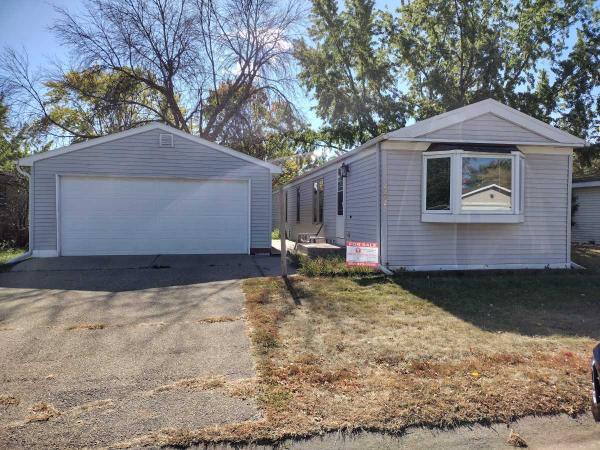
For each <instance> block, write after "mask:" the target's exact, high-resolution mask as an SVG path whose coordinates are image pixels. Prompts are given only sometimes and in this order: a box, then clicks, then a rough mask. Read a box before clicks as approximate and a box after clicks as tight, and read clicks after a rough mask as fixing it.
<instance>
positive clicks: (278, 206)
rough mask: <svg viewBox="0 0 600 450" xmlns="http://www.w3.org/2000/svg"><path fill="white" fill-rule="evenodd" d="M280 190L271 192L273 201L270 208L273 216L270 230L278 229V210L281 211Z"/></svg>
mask: <svg viewBox="0 0 600 450" xmlns="http://www.w3.org/2000/svg"><path fill="white" fill-rule="evenodd" d="M280 196H281V191H279V192H273V201H272V205H273V206H272V208H271V212H272V215H273V217H272V218H271V228H272V230H276V229H279V219H280V214H279V212H280V211H281V203H280V202H281V197H280Z"/></svg>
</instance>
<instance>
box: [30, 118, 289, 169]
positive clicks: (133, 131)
mask: <svg viewBox="0 0 600 450" xmlns="http://www.w3.org/2000/svg"><path fill="white" fill-rule="evenodd" d="M150 130H161V131H164V132H166V133H171V134H173V135H175V136H179V137H181V138H183V139H187V140H189V141H192V142H195V143H196V144H200V145H204V146H206V147H209V148H212V149H214V150H218V151H220V152H223V153H226V154H228V155H230V156H233V157H235V158H239V159H243V160H244V161H248V162H251V163H254V164H256V165H259V166H262V167H266V168H267V169H269V170H270V171H271V173H281V168H280V167H279V166H276V165H275V164H271V163H270V162H267V161H262V160H260V159H258V158H254V157H253V156H250V155H246V154H245V153H241V152H238V151H236V150H233V149H231V148H229V147H225V146H223V145H219V144H217V143H215V142H211V141H208V140H206V139H203V138H201V137H198V136H194V135H191V134H189V133H186V132H185V131H181V130H178V129H177V128H173V127H170V126H168V125H165V124H163V123H159V122H154V123H150V124H148V125H144V126H141V127H137V128H132V129H131V130H126V131H121V132H119V133H113V134H109V135H106V136H102V137H98V138H94V139H90V140H88V141H85V142H80V143H78V144H72V145H67V146H65V147H61V148H57V149H55V150H49V151H47V152H44V153H38V154H35V155H31V156H26V157H25V158H21V159H20V160H19V161H18V164H19V165H20V166H32V165H33V163H34V162H36V161H40V160H42V159H47V158H53V157H55V156H59V155H64V154H65V153H71V152H75V151H77V150H82V149H84V148H88V147H92V146H94V145H99V144H105V143H107V142H111V141H114V140H117V139H123V138H126V137H130V136H135V135H136V134H140V133H145V132H147V131H150Z"/></svg>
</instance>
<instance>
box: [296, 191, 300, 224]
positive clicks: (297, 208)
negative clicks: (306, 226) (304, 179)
mask: <svg viewBox="0 0 600 450" xmlns="http://www.w3.org/2000/svg"><path fill="white" fill-rule="evenodd" d="M296 222H300V188H296Z"/></svg>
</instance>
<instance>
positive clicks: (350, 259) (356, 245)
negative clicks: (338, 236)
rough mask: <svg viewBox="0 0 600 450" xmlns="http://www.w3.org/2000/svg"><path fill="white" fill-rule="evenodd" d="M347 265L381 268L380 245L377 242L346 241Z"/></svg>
mask: <svg viewBox="0 0 600 450" xmlns="http://www.w3.org/2000/svg"><path fill="white" fill-rule="evenodd" d="M346 265H348V266H366V267H378V266H379V245H378V244H377V242H355V241H346Z"/></svg>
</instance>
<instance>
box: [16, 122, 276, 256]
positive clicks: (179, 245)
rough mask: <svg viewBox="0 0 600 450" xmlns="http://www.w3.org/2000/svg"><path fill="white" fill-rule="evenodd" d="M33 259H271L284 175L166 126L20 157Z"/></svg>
mask: <svg viewBox="0 0 600 450" xmlns="http://www.w3.org/2000/svg"><path fill="white" fill-rule="evenodd" d="M19 164H20V166H29V167H30V183H31V189H30V192H31V193H30V202H31V205H32V208H31V220H30V223H31V224H32V226H31V227H30V241H31V245H30V249H31V250H32V252H33V255H34V256H57V255H117V254H166V253H169V254H174V253H175V254H176V253H180V254H186V253H187V254H215V253H257V252H261V253H262V252H269V251H270V248H271V236H270V234H271V233H270V232H271V182H272V174H273V173H279V172H280V169H279V168H278V167H276V166H274V165H272V164H270V163H267V162H265V161H261V160H258V159H255V158H253V157H250V156H248V155H245V154H243V153H239V152H236V151H234V150H231V149H229V148H226V147H223V146H220V145H217V144H215V143H212V142H209V141H206V140H204V139H201V138H198V137H195V136H192V135H190V134H187V133H184V132H182V131H179V130H176V129H174V128H170V127H167V126H165V125H162V124H158V123H155V124H150V125H147V126H143V127H140V128H135V129H132V130H128V131H124V132H121V133H116V134H113V135H109V136H104V137H101V138H97V139H93V140H90V141H87V142H84V143H80V144H75V145H70V146H68V147H64V148H61V149H58V150H53V151H49V152H46V153H40V154H37V155H33V156H29V157H26V158H23V159H21V160H20V161H19Z"/></svg>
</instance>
